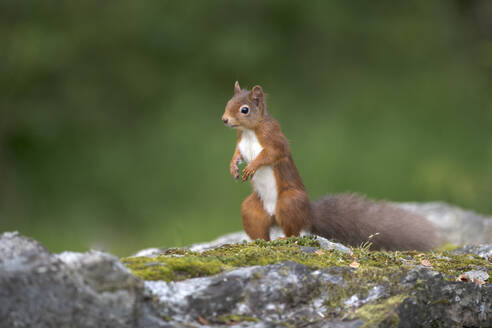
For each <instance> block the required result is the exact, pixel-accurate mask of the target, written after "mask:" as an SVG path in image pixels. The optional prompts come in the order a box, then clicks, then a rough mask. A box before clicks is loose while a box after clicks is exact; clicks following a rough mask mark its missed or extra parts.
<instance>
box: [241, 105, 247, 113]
mask: <svg viewBox="0 0 492 328" xmlns="http://www.w3.org/2000/svg"><path fill="white" fill-rule="evenodd" d="M248 112H249V108H248V106H243V107H241V113H243V114H248Z"/></svg>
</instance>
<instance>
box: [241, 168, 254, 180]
mask: <svg viewBox="0 0 492 328" xmlns="http://www.w3.org/2000/svg"><path fill="white" fill-rule="evenodd" d="M255 173H256V168H254V167H252V166H249V165H248V166H246V168H245V169H244V171H243V177H242V180H243V181H246V180H248V178H249V177H251V178H253V175H255Z"/></svg>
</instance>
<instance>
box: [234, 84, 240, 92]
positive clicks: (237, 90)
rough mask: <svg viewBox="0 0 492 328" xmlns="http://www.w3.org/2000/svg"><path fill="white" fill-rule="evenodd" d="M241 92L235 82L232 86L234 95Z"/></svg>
mask: <svg viewBox="0 0 492 328" xmlns="http://www.w3.org/2000/svg"><path fill="white" fill-rule="evenodd" d="M240 91H241V87H240V86H239V82H238V81H236V83H235V84H234V94H238V93H239V92H240Z"/></svg>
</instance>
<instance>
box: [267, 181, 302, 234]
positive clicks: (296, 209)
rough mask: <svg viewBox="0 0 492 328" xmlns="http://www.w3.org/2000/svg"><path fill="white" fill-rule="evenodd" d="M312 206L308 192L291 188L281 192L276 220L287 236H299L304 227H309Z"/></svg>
mask: <svg viewBox="0 0 492 328" xmlns="http://www.w3.org/2000/svg"><path fill="white" fill-rule="evenodd" d="M310 216H311V206H310V203H309V199H308V197H307V195H306V192H304V191H302V190H296V189H289V190H286V191H283V192H282V193H280V195H279V197H278V201H277V207H276V211H275V220H276V221H277V223H278V225H279V226H280V227H281V228H282V230H283V232H284V234H285V236H286V237H292V236H295V237H297V236H299V234H300V233H301V230H302V229H309V228H310V227H309V226H310V224H309V222H311V219H310Z"/></svg>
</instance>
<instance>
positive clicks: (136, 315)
mask: <svg viewBox="0 0 492 328" xmlns="http://www.w3.org/2000/svg"><path fill="white" fill-rule="evenodd" d="M0 323H1V325H2V326H3V327H74V326H76V327H105V326H108V327H109V326H111V327H148V326H153V327H159V326H164V324H165V322H164V321H162V320H161V319H160V318H159V317H158V316H156V315H155V314H154V310H153V304H152V303H151V301H150V297H149V294H148V291H147V290H146V289H145V287H144V284H143V282H142V281H141V280H140V279H139V278H137V277H135V276H133V275H132V274H131V273H130V272H129V271H128V270H127V269H126V268H125V267H124V266H123V265H122V264H121V262H120V261H119V260H118V259H117V258H116V257H114V256H112V255H109V254H106V253H102V252H96V251H91V252H88V253H84V254H79V253H62V254H59V255H54V254H51V253H50V252H49V251H48V250H47V249H46V248H44V247H43V246H42V245H40V244H39V243H38V242H36V241H34V240H32V239H30V238H26V237H24V236H21V235H20V234H18V233H16V232H14V233H9V232H7V233H3V234H2V235H0Z"/></svg>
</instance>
